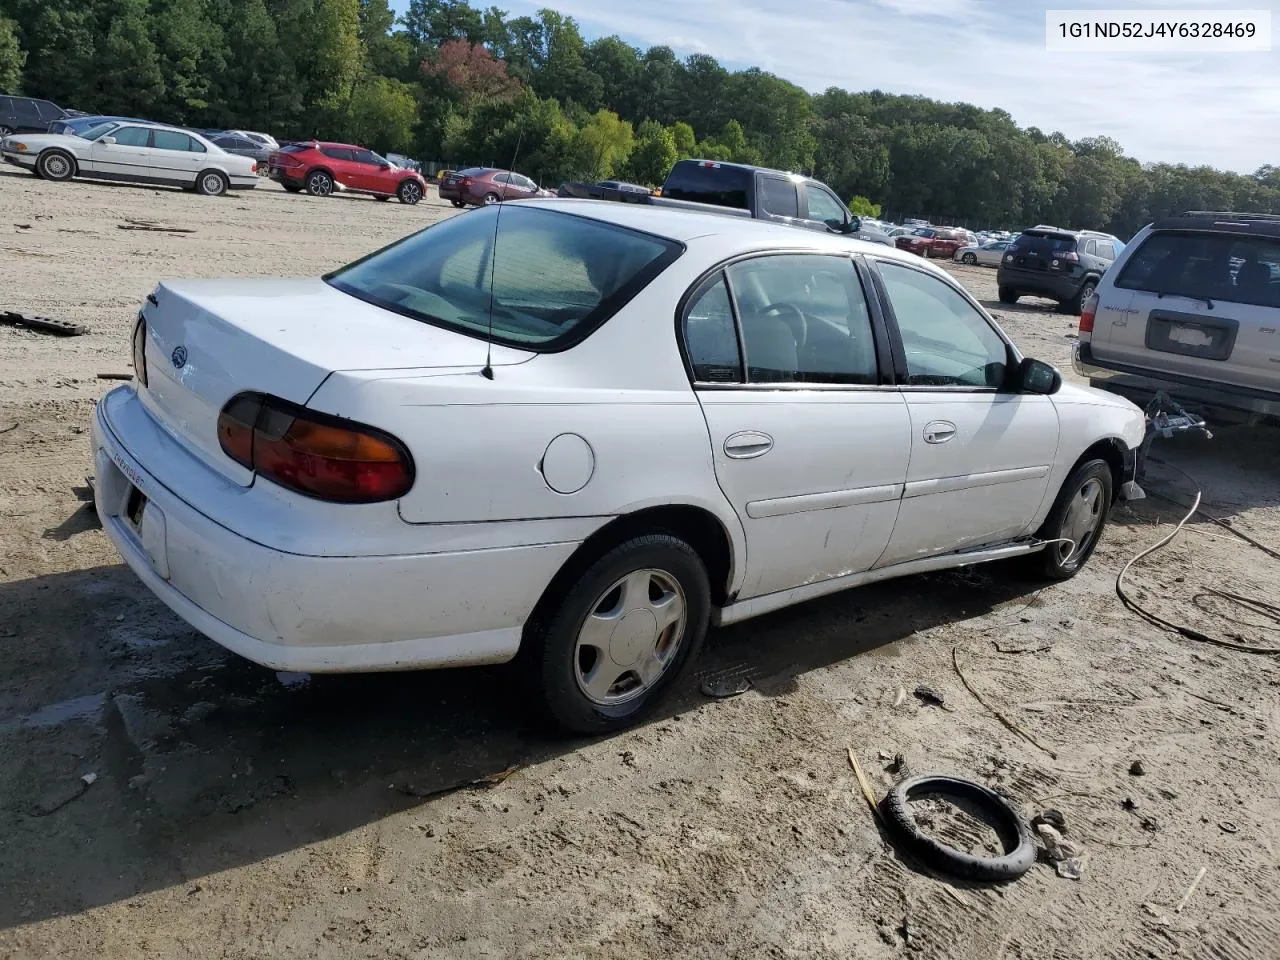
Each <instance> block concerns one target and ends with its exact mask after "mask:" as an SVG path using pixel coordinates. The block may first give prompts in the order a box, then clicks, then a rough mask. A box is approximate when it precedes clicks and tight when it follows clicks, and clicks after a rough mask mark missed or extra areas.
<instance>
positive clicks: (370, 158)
mask: <svg viewBox="0 0 1280 960" xmlns="http://www.w3.org/2000/svg"><path fill="white" fill-rule="evenodd" d="M351 153H352V155H353V156H354V158H355V161H356V163H368V164H371V165H372V166H375V167H376V166H377V165H378V164H379V163H380V162H381V161H380V160H379V159H378V155H377V154H375V153H374V152H373V151H372V150H353V151H351Z"/></svg>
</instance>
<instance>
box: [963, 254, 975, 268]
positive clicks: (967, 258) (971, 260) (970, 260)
mask: <svg viewBox="0 0 1280 960" xmlns="http://www.w3.org/2000/svg"><path fill="white" fill-rule="evenodd" d="M960 262H961V263H964V264H968V265H969V266H971V267H972V266H973V265H974V264H975V263H977V262H978V258H977V257H975V256H974V255H973V254H972V253H966V254H964V255H963V256H961V257H960Z"/></svg>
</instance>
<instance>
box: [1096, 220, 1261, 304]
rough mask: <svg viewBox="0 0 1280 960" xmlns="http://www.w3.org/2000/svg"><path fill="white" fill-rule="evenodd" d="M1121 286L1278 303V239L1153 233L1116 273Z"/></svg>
mask: <svg viewBox="0 0 1280 960" xmlns="http://www.w3.org/2000/svg"><path fill="white" fill-rule="evenodd" d="M1116 286H1117V287H1121V288H1123V289H1125V290H1146V291H1149V292H1151V293H1161V294H1164V295H1166V296H1184V297H1191V298H1193V299H1196V300H1226V301H1229V302H1233V303H1251V304H1255V305H1258V306H1266V307H1280V240H1275V239H1267V238H1263V237H1241V236H1230V235H1225V234H1212V233H1153V234H1152V235H1151V236H1149V237H1148V238H1147V239H1146V241H1145V242H1144V243H1143V244H1142V247H1141V248H1140V249H1138V250H1137V251H1135V252H1134V254H1133V256H1132V257H1130V258H1129V261H1128V263H1126V264H1125V265H1124V270H1123V271H1122V272H1121V274H1120V276H1119V277H1118V278H1117V279H1116Z"/></svg>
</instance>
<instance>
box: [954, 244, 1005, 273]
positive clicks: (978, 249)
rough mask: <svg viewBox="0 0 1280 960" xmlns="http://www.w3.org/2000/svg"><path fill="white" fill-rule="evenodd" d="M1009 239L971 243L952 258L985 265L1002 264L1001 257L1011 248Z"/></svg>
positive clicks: (961, 261)
mask: <svg viewBox="0 0 1280 960" xmlns="http://www.w3.org/2000/svg"><path fill="white" fill-rule="evenodd" d="M1009 243H1010V241H1008V240H988V241H986V242H985V243H971V244H969V245H968V246H965V247H961V248H960V249H959V250H957V251H956V252H955V256H954V257H953V258H952V259H954V260H956V261H958V262H960V263H967V264H969V265H971V266H972V265H974V264H979V263H980V264H982V265H983V266H984V267H998V266H1000V258H1001V257H1003V256H1004V252H1005V251H1006V250H1008V249H1009Z"/></svg>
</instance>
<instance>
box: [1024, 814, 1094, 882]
mask: <svg viewBox="0 0 1280 960" xmlns="http://www.w3.org/2000/svg"><path fill="white" fill-rule="evenodd" d="M1035 829H1036V836H1038V837H1039V838H1040V843H1041V845H1042V846H1043V847H1044V853H1045V856H1046V857H1047V858H1048V860H1049V862H1050V863H1052V864H1053V868H1054V869H1055V870H1056V871H1057V872H1058V876H1060V877H1063V878H1065V879H1067V880H1079V879H1080V877H1081V875H1082V874H1083V873H1084V861H1085V855H1084V851H1082V850H1081V849H1080V847H1079V846H1078V845H1077V844H1075V843H1073V842H1072V841H1070V840H1068V839H1066V838H1065V837H1064V836H1063V835H1062V833H1061V831H1059V830H1058V829H1057V828H1056V827H1054V826H1051V825H1050V824H1048V823H1045V822H1041V823H1039V824H1038V825H1037V826H1036V828H1035Z"/></svg>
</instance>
